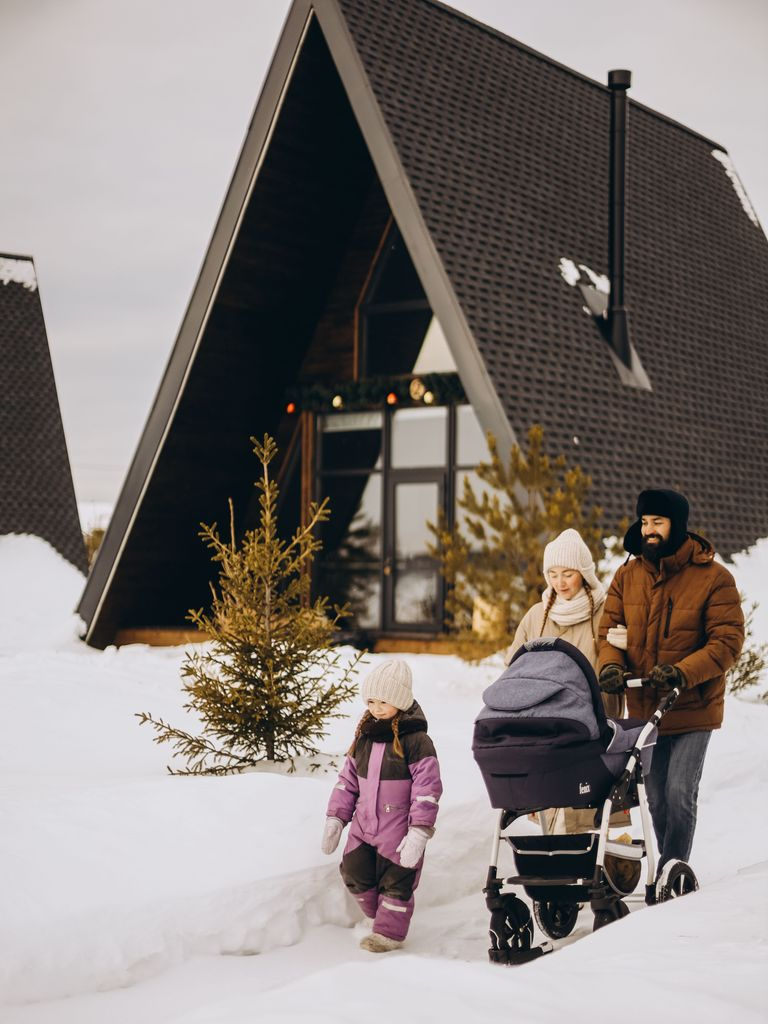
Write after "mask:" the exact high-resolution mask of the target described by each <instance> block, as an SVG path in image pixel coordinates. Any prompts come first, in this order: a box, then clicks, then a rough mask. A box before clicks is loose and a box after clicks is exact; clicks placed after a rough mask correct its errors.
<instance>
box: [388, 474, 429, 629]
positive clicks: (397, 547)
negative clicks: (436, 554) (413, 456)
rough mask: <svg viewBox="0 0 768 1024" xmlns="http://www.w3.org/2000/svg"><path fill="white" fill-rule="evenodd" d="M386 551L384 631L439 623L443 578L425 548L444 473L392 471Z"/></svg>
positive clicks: (423, 627) (427, 627)
mask: <svg viewBox="0 0 768 1024" xmlns="http://www.w3.org/2000/svg"><path fill="white" fill-rule="evenodd" d="M388 491H389V493H388V495H387V499H388V500H387V515H386V523H387V527H388V529H387V531H386V538H385V541H386V543H385V553H384V623H385V626H384V628H385V629H415V630H426V631H433V630H439V629H440V628H441V625H442V604H443V602H442V586H443V584H442V577H441V575H440V571H439V567H438V563H437V562H436V561H435V559H434V558H432V557H430V555H429V554H428V552H427V545H428V544H429V543H430V542H431V541H432V540H433V539H434V538H433V535H432V533H431V532H430V530H429V528H428V527H427V523H428V522H432V523H437V521H438V518H439V515H440V512H441V510H442V509H443V502H444V474H443V473H441V472H436V471H434V470H433V471H431V472H430V471H428V470H426V471H425V470H410V471H402V472H400V473H398V472H396V471H395V472H392V473H391V474H390V477H389V488H388Z"/></svg>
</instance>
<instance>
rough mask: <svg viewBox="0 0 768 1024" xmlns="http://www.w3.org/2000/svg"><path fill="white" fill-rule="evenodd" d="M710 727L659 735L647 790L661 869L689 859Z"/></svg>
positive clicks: (710, 733) (647, 780) (646, 785)
mask: <svg viewBox="0 0 768 1024" xmlns="http://www.w3.org/2000/svg"><path fill="white" fill-rule="evenodd" d="M711 736H712V732H711V731H704V732H685V733H681V734H680V735H678V736H659V738H658V739H657V740H656V746H655V747H654V750H653V760H652V761H651V771H650V773H649V775H648V776H647V778H646V780H645V790H646V793H647V795H648V803H649V805H650V809H651V816H652V818H653V829H654V831H655V833H656V842H657V844H658V847H659V870H660V869H661V868H662V867H663V865H664V864H665V863H666V862H667V861H668V860H684V861H687V860H688V858H689V857H690V855H691V847H692V846H693V833H694V832H695V831H696V800H697V798H698V795H699V780H700V779H701V771H702V768H703V767H704V755H705V754H706V752H707V746H708V745H709V741H710V738H711Z"/></svg>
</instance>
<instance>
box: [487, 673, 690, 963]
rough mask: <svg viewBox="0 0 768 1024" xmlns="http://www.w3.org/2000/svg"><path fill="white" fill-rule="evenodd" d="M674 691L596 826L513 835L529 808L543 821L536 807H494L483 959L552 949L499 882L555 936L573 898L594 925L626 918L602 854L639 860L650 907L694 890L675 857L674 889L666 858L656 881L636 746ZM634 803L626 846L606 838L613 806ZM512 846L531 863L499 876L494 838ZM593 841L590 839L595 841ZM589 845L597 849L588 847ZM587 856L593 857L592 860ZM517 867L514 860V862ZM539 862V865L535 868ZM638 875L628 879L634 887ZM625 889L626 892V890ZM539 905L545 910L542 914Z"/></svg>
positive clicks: (517, 958) (572, 915) (573, 911)
mask: <svg viewBox="0 0 768 1024" xmlns="http://www.w3.org/2000/svg"><path fill="white" fill-rule="evenodd" d="M626 685H627V686H643V685H647V681H646V680H644V679H629V680H627V683H626ZM679 695H680V690H679V689H678V688H674V689H672V690H670V692H669V694H668V695H667V696H666V697H665V698H664V699H663V700H662V702H661V703H660V704H659V706H658V708H657V709H656V711H655V712H654V714H653V716H652V717H651V719H650V720H649V721H648V722H647V723H646V725H645V726H644V727H643V729H642V730H641V732H640V733H639V735H638V737H637V739H636V740H635V744H634V746H633V748H632V750H631V751H630V753H629V756H628V758H627V763H626V766H625V768H624V770H623V772H622V774H621V775H620V776H619V777H618V778H617V779H616V781H615V783H614V784H613V786H612V787H611V790H610V792H609V794H608V796H607V797H606V799H605V800H604V801H603V802H602V804H600V803H596V804H595V805H594V807H595V813H596V817H597V816H598V815H599V817H597V823H596V828H595V830H590V831H587V832H584V833H575V834H570V835H546V834H542V835H541V836H521V835H518V836H514V835H513V834H512V833H511V832H510V829H511V827H512V825H513V824H514V822H515V821H516V820H517V819H518V818H520V817H522V816H524V815H526V814H529V813H535V812H539V820H540V822H541V824H542V832H543V824H544V822H543V816H542V815H541V813H540V812H541V811H542V810H543V808H540V807H530V808H525V809H519V810H501V811H500V812H499V816H498V819H497V824H496V828H495V830H494V834H493V840H492V844H491V857H490V865H489V868H488V874H487V878H486V884H485V888H484V889H483V893H484V894H485V903H486V906H487V908H488V910H489V911H490V913H491V924H490V937H491V948H490V949H489V950H488V956H489V959H490V960H491V961H492V962H494V963H503V964H520V963H526V962H528V961H529V960H533V959H535V958H537V957H540V956H542V955H543V954H544V953H549V952H552V950H553V949H554V947H553V945H552V943H551V942H549V941H545V942H543V943H541V944H540V945H538V946H532V939H533V921H532V919H531V914H530V911H529V909H528V907H527V905H526V904H525V903H524V902H523V900H521V899H520V898H519V897H518V896H516V895H515V894H514V893H513V892H512V891H509V890H507V889H505V886H514V885H520V886H522V887H523V888H524V890H525V892H526V893H527V895H528V896H529V897H530V898H531V899H532V900H533V901H534V908H535V910H536V916H537V919H538V921H539V924H540V925H541V926H542V929H543V930H545V931H546V933H547V934H549V935H550V936H552V937H554V938H563V937H565V936H566V935H568V934H570V932H571V931H572V929H573V927H574V926H575V923H576V917H577V916H578V911H579V909H580V904H584V903H587V902H588V903H589V904H590V907H591V909H592V911H593V913H594V915H595V922H594V927H595V929H597V928H600V927H602V926H603V925H605V924H608V923H610V922H611V921H615V920H618V919H619V918H621V917H625V916H626V915H627V914H628V913H629V908H628V907H627V905H626V903H624V902H623V897H625V896H628V895H629V891H623V890H622V889H621V888H620V886H618V885H617V884H615V881H612V880H611V877H610V873H609V872H606V866H605V861H606V855H614V856H617V857H621V858H624V859H626V860H631V861H637V862H639V861H641V860H642V858H643V857H645V859H646V881H645V903H646V904H647V905H649V906H650V905H653V904H655V903H660V902H664V901H665V900H667V899H669V898H672V897H673V896H676V895H682V894H683V893H684V892H690V891H693V890H694V889H697V888H698V883H697V881H696V876H695V875H694V874H693V872H692V871H691V869H690V868H689V867H688V865H687V864H684V863H683V862H682V861H674V862H672V863H673V864H674V865H677V866H678V867H677V868H676V871H675V878H676V879H679V881H680V884H679V889H680V891H679V892H678V891H671V890H670V887H669V884H668V882H669V875H670V872H669V870H668V868H669V866H670V865H669V864H667V865H665V870H664V872H663V877H662V879H659V880H658V881H657V880H656V859H655V854H654V847H653V842H652V838H653V825H652V821H651V814H650V810H649V807H648V800H647V797H646V793H645V784H644V781H643V769H642V762H641V756H640V752H641V750H642V748H643V746H644V745H645V742H646V740H647V739H648V738H649V737H650V735H651V734H652V732H653V731H654V729H655V728H656V726H657V725H658V723H659V721H660V720H661V719H662V718H663V717H664V715H665V714H666V713H667V711H669V709H670V708H671V707H672V705H673V704H674V703H675V701H676V700H677V698H678V696H679ZM632 807H639V809H640V822H641V827H642V839H635V840H632V843H631V844H625V843H618V842H613V841H611V840H610V839H609V838H608V829H609V822H610V817H611V814H612V813H613V812H614V811H618V810H628V809H629V808H632ZM502 839H505V840H506V841H507V842H508V843H509V845H510V846H512V848H513V850H514V853H515V859H516V861H519V860H520V859H524V858H526V857H530V863H531V864H532V866H533V867H534V868H536V867H538V869H539V870H532V871H531V872H530V873H528V872H519V873H518V874H515V875H511V876H509V877H506V878H505V877H501V878H500V877H499V876H498V865H499V854H500V847H501V840H502ZM595 840H596V842H595ZM595 847H596V848H595ZM593 857H594V860H593ZM547 864H554V865H555V866H556V868H557V869H558V870H556V871H555V872H554V873H552V874H548V873H547V870H546V865H547ZM518 867H519V863H518ZM542 868H543V870H542ZM637 880H638V876H635V882H634V884H633V885H632V887H631V888H632V889H634V887H635V885H636V883H637ZM630 891H631V890H630ZM542 906H544V907H546V908H548V909H547V910H546V914H545V915H544V919H542V912H541V908H542Z"/></svg>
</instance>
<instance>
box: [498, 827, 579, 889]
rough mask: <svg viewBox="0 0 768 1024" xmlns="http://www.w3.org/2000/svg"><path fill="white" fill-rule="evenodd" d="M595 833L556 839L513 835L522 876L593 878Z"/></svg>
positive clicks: (514, 850)
mask: <svg viewBox="0 0 768 1024" xmlns="http://www.w3.org/2000/svg"><path fill="white" fill-rule="evenodd" d="M597 840H598V836H597V835H596V834H595V833H591V832H587V833H581V834H578V835H554V836H510V837H509V844H510V846H511V847H512V852H513V854H514V858H515V866H516V867H517V870H518V872H519V873H520V876H521V877H525V876H528V877H536V878H591V877H592V875H593V873H594V870H595V859H596V857H597Z"/></svg>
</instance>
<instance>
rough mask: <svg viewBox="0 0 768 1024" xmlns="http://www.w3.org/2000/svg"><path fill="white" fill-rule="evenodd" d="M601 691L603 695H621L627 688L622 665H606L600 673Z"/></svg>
mask: <svg viewBox="0 0 768 1024" xmlns="http://www.w3.org/2000/svg"><path fill="white" fill-rule="evenodd" d="M599 683H600V689H601V690H602V691H603V693H621V691H622V690H623V689H624V688H625V686H626V683H625V682H624V668H623V666H622V665H606V666H605V668H604V669H603V670H602V672H601V673H600V679H599Z"/></svg>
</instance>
